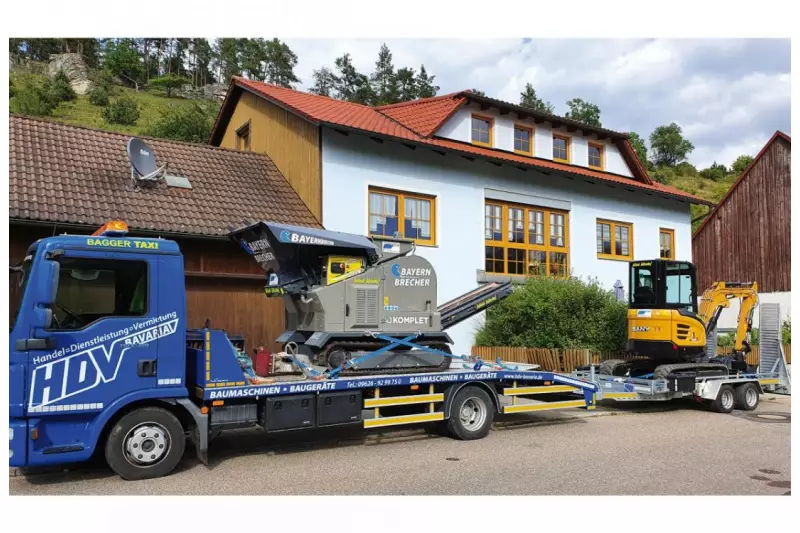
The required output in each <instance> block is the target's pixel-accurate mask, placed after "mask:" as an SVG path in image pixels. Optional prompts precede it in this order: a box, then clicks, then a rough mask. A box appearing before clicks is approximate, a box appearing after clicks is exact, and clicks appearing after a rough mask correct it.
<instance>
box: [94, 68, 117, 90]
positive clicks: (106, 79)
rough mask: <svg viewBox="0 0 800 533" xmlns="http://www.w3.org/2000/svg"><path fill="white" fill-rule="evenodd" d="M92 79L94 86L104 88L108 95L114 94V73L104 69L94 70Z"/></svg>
mask: <svg viewBox="0 0 800 533" xmlns="http://www.w3.org/2000/svg"><path fill="white" fill-rule="evenodd" d="M92 81H93V82H94V86H95V87H96V88H100V89H105V91H106V93H108V94H109V95H112V94H114V87H115V84H114V75H113V74H112V73H111V72H109V71H108V70H106V69H103V70H98V71H95V72H94V74H93V76H92Z"/></svg>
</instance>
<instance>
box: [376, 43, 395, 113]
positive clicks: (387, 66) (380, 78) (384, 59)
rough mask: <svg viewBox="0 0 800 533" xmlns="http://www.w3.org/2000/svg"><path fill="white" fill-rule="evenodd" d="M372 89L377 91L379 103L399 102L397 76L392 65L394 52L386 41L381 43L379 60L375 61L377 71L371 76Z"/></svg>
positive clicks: (377, 101) (377, 102)
mask: <svg viewBox="0 0 800 533" xmlns="http://www.w3.org/2000/svg"><path fill="white" fill-rule="evenodd" d="M370 83H371V85H372V91H373V92H374V93H375V103H376V104H377V105H385V104H394V103H396V102H397V92H398V91H397V78H396V76H395V73H394V65H392V52H390V51H389V47H388V46H386V43H383V44H382V45H381V49H380V51H379V52H378V60H377V61H376V62H375V72H373V73H372V76H371V77H370Z"/></svg>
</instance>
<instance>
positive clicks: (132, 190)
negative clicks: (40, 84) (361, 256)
mask: <svg viewBox="0 0 800 533" xmlns="http://www.w3.org/2000/svg"><path fill="white" fill-rule="evenodd" d="M128 139H129V136H126V135H120V134H117V133H109V132H105V131H99V130H93V129H89V128H81V127H75V126H68V125H66V124H60V123H56V122H51V121H48V120H41V119H33V118H28V117H21V116H18V115H11V116H10V117H9V217H10V218H11V219H12V220H19V221H39V222H52V223H60V224H79V225H90V226H96V227H99V226H101V225H102V224H104V223H105V222H107V221H108V220H110V219H122V220H125V221H126V222H127V223H128V225H129V227H130V228H131V229H132V230H140V231H142V230H144V231H154V232H163V233H169V234H190V235H198V236H223V235H225V234H226V233H227V226H228V224H231V225H233V226H236V225H240V224H241V221H242V220H243V219H247V220H250V221H256V220H273V221H275V222H282V223H287V224H297V225H304V226H313V227H319V223H318V222H317V220H316V218H315V217H314V215H313V214H312V213H311V212H310V211H309V209H308V208H307V207H306V205H305V204H304V203H303V201H302V200H301V199H300V197H299V196H298V195H297V193H296V192H295V190H294V189H293V188H292V187H291V185H289V183H288V182H287V181H286V180H285V179H284V177H283V176H282V175H281V173H280V171H279V170H278V169H277V167H276V166H275V164H274V163H273V162H272V160H271V159H270V158H269V157H267V156H266V155H264V154H256V153H251V152H237V151H233V150H226V149H223V148H214V147H211V146H208V145H202V144H190V143H183V142H176V141H167V140H163V139H160V140H159V139H146V142H147V143H148V144H149V145H150V146H151V147H152V148H153V151H154V152H155V154H156V158H157V161H158V163H159V164H163V163H164V162H167V163H168V167H167V173H168V174H170V175H174V176H183V177H186V178H188V179H189V182H190V183H191V185H192V189H191V190H190V189H179V188H175V187H167V185H166V184H165V183H163V182H161V183H158V184H157V185H155V186H140V187H134V186H133V184H132V183H131V173H130V164H129V162H128V157H127V152H126V146H127V142H128Z"/></svg>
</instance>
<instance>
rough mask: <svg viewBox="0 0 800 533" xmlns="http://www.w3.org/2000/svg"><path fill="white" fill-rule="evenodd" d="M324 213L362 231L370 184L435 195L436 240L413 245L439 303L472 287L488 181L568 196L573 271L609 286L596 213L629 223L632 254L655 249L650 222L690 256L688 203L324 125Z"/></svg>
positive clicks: (462, 336)
mask: <svg viewBox="0 0 800 533" xmlns="http://www.w3.org/2000/svg"><path fill="white" fill-rule="evenodd" d="M322 164H323V170H322V175H323V187H322V191H323V192H322V194H323V201H322V207H323V220H324V223H325V227H326V228H328V229H331V230H337V231H345V232H351V233H358V234H367V233H368V230H369V227H368V220H367V212H366V209H367V205H368V187H369V186H370V185H373V186H382V187H389V188H394V189H400V190H404V191H409V192H416V193H424V194H430V195H434V196H436V207H437V217H436V221H437V228H436V235H437V242H438V245H437V246H436V247H421V246H420V247H418V248H417V253H419V254H420V255H422V256H423V257H425V258H427V259H428V260H429V261H431V263H432V264H433V266H434V268H435V269H436V272H437V275H438V285H439V286H438V293H439V294H438V301H439V302H444V301H446V300H449V299H451V298H454V297H456V296H458V295H460V294H463V293H464V292H466V291H468V290H471V289H473V288H475V287H476V286H477V271H478V270H483V268H484V233H483V229H484V228H483V223H484V192H485V189H486V188H492V189H501V190H505V191H509V192H514V193H520V194H529V195H537V196H542V197H548V198H554V199H559V200H564V201H569V202H571V211H570V215H569V233H570V249H569V251H570V259H569V262H570V266H571V268H572V271H573V275H576V276H579V277H583V278H584V279H586V278H587V277H595V278H598V279H599V281H600V282H601V283H603V284H604V285H605V286H606V287H608V288H609V289H610V288H611V287H612V286H613V284H614V282H615V281H616V280H621V281H622V283H623V284H624V285H625V286H627V263H626V262H623V261H610V260H600V259H598V258H597V252H596V250H597V248H596V242H595V222H596V219H597V218H598V217H601V218H607V219H612V220H619V221H622V222H630V223H633V225H634V226H633V238H634V258H635V259H645V258H647V259H652V258H656V257H658V255H659V239H658V230H659V228H660V227H666V228H671V229H674V230H675V247H676V258H677V259H681V260H690V259H691V226H690V223H689V207H688V205H687V204H685V203H680V202H678V201H673V200H666V199H658V198H653V197H650V196H647V195H644V194H641V193H631V192H629V191H627V190H624V189H622V190H620V189H619V188H614V189H612V188H610V187H609V186H607V185H605V184H603V183H600V182H595V184H593V185H591V184H588V183H586V182H585V181H584V180H579V179H570V178H564V177H560V176H559V175H556V174H551V175H549V176H546V175H543V174H540V173H538V172H536V171H533V170H529V171H527V172H522V171H520V170H518V169H516V168H509V167H507V166H503V167H501V168H498V167H496V166H494V165H491V164H489V163H486V162H483V161H474V162H469V161H467V160H465V159H463V158H461V157H459V156H457V155H454V154H448V155H446V156H444V157H443V156H441V155H438V154H435V153H434V152H432V151H429V150H425V149H423V148H417V149H416V150H410V149H409V148H406V147H404V146H402V145H399V144H397V143H391V142H385V143H383V144H376V143H375V142H373V141H370V140H369V139H367V138H366V137H362V136H359V135H352V134H351V135H349V136H343V135H341V134H339V133H336V132H333V131H331V130H328V129H326V128H323V137H322ZM478 322H479V321H478V320H477V319H472V320H470V321H466V322H465V323H463V324H460V325H458V326H456V327H455V328H453V329H451V330H449V333H450V334H451V336H452V337H453V340H454V341H455V347H454V348H455V349H456V350H457V351H459V352H461V353H468V352H469V349H470V347H471V345H472V341H473V338H474V335H473V333H474V328H475V327H476V326H477V324H478Z"/></svg>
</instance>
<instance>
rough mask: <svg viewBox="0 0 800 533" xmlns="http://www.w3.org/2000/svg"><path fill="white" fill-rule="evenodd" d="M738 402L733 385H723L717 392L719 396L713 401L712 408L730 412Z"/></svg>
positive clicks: (719, 411) (721, 411) (720, 411)
mask: <svg viewBox="0 0 800 533" xmlns="http://www.w3.org/2000/svg"><path fill="white" fill-rule="evenodd" d="M735 403H736V397H735V395H734V391H733V387H731V386H730V385H722V386H721V387H720V388H719V392H717V397H716V398H715V399H714V401H712V402H711V409H713V410H714V411H716V412H718V413H730V412H731V411H733V406H734V404H735Z"/></svg>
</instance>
